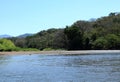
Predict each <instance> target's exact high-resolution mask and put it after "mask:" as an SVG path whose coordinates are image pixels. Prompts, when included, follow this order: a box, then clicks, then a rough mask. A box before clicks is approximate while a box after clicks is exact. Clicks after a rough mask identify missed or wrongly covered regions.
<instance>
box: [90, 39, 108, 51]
mask: <svg viewBox="0 0 120 82" xmlns="http://www.w3.org/2000/svg"><path fill="white" fill-rule="evenodd" d="M92 47H93V49H97V50H102V49H107V40H106V39H104V38H103V37H100V38H98V39H96V40H95V41H94V42H93V45H92Z"/></svg>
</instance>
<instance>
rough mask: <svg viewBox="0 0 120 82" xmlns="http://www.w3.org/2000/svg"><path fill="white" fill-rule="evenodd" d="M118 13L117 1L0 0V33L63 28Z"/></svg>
mask: <svg viewBox="0 0 120 82" xmlns="http://www.w3.org/2000/svg"><path fill="white" fill-rule="evenodd" d="M110 12H120V0H0V35H1V34H9V35H13V36H17V35H20V34H24V33H37V32H39V31H41V30H46V29H48V28H64V27H65V26H66V25H71V24H73V23H74V22H75V21H77V20H89V19H91V18H99V17H101V16H107V15H108V14H109V13H110Z"/></svg>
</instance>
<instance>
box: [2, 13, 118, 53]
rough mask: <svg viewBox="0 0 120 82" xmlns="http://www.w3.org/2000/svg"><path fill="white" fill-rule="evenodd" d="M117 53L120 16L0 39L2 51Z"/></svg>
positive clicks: (114, 15) (112, 15)
mask: <svg viewBox="0 0 120 82" xmlns="http://www.w3.org/2000/svg"><path fill="white" fill-rule="evenodd" d="M22 49H23V50H54V49H55V50H57V49H64V50H92V49H95V50H103V49H104V50H107V49H111V50H112V49H120V13H110V14H109V16H105V17H101V18H98V19H94V20H90V21H84V20H80V21H77V22H75V23H74V24H73V25H71V26H66V27H65V28H61V29H55V28H51V29H48V30H43V31H40V32H38V33H36V34H34V35H32V36H28V37H25V38H18V37H12V38H8V40H6V39H0V50H1V51H12V50H22Z"/></svg>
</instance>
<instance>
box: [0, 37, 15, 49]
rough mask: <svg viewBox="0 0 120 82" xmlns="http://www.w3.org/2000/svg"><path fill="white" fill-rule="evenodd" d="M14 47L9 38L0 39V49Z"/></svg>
mask: <svg viewBox="0 0 120 82" xmlns="http://www.w3.org/2000/svg"><path fill="white" fill-rule="evenodd" d="M15 48H16V47H15V45H14V44H13V43H12V42H11V41H10V40H7V39H0V51H13V50H15Z"/></svg>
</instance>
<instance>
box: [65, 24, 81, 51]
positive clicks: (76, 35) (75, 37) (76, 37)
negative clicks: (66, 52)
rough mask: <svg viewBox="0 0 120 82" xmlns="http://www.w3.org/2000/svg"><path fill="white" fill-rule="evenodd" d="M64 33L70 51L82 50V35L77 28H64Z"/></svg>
mask: <svg viewBox="0 0 120 82" xmlns="http://www.w3.org/2000/svg"><path fill="white" fill-rule="evenodd" d="M64 32H65V34H66V35H67V38H68V41H69V49H70V50H78V49H82V47H83V45H82V44H83V43H82V39H83V38H82V37H83V35H82V32H81V30H80V29H79V28H78V27H76V26H71V27H67V28H65V31H64Z"/></svg>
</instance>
